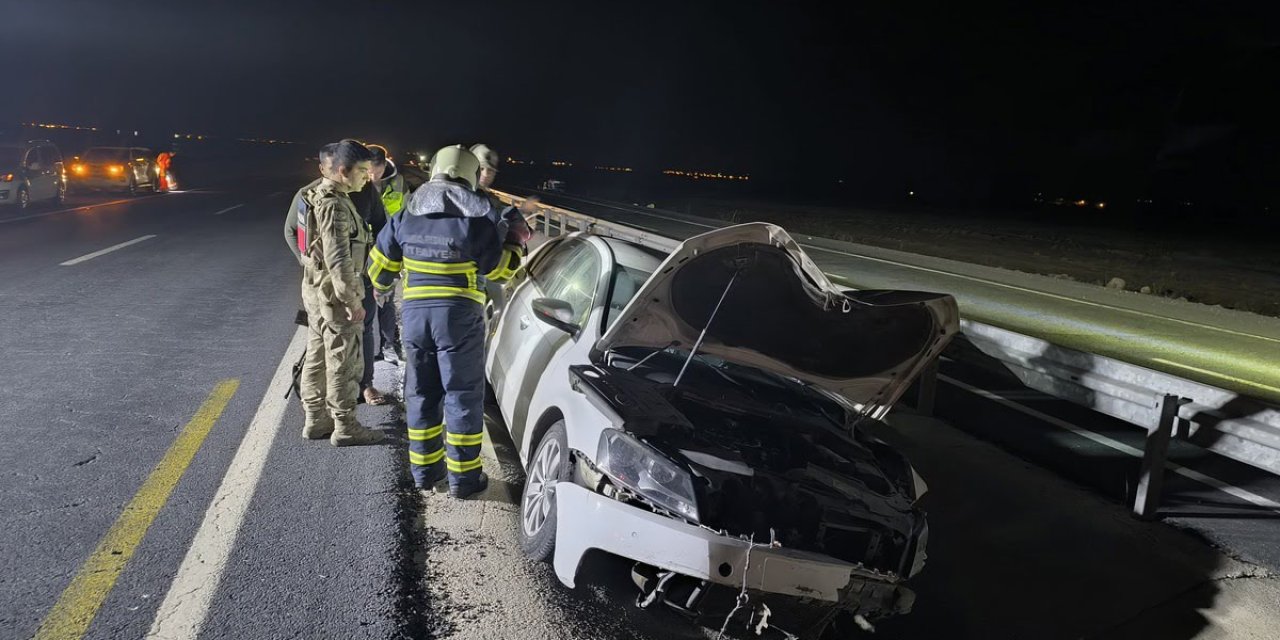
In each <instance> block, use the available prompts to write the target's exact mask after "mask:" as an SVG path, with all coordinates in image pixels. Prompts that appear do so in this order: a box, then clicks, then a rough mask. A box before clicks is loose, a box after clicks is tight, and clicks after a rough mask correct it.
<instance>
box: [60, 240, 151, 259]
mask: <svg viewBox="0 0 1280 640" xmlns="http://www.w3.org/2000/svg"><path fill="white" fill-rule="evenodd" d="M154 237H156V236H155V234H154V233H153V234H150V235H145V236H142V237H141V238H134V239H132V240H130V241H128V242H121V243H120V244H118V245H115V246H111V247H107V248H106V249H102V250H100V251H94V252H93V253H86V254H85V255H82V256H80V257H79V258H72V259H70V260H67V261H66V262H61V263H59V266H63V267H70V266H72V265H76V264H80V263H81V262H85V261H88V260H92V259H94V258H96V257H98V256H101V255H106V254H108V253H111V252H112V251H115V250H117V249H123V248H125V247H127V246H129V245H134V244H138V243H139V242H142V241H143V240H150V239H152V238H154Z"/></svg>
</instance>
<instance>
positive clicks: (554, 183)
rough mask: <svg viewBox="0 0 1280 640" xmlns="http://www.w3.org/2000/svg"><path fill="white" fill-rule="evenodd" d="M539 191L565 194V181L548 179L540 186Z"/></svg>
mask: <svg viewBox="0 0 1280 640" xmlns="http://www.w3.org/2000/svg"><path fill="white" fill-rule="evenodd" d="M538 189H540V190H542V191H549V192H551V193H564V180H557V179H555V178H548V179H546V180H543V181H542V182H541V183H540V184H539V185H538Z"/></svg>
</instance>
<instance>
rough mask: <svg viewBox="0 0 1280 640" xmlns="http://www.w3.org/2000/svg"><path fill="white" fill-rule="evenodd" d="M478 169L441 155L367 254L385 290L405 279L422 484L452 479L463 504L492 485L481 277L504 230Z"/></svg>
mask: <svg viewBox="0 0 1280 640" xmlns="http://www.w3.org/2000/svg"><path fill="white" fill-rule="evenodd" d="M479 169H480V162H479V161H478V160H477V159H476V157H475V155H474V154H472V153H471V152H470V151H468V150H467V149H466V148H465V147H463V146H462V145H456V146H452V147H445V148H444V149H441V150H440V151H438V152H436V156H435V161H434V162H433V163H432V165H431V174H432V176H431V180H430V181H429V182H427V183H426V184H424V185H422V186H421V187H418V189H417V190H415V191H414V192H413V197H412V198H411V199H410V200H409V204H408V207H407V208H405V209H404V210H403V211H401V212H400V214H399V215H396V216H392V217H391V220H390V221H389V222H388V223H387V226H386V228H384V229H383V230H382V233H380V234H379V235H378V242H377V246H376V247H374V249H373V251H372V252H371V254H370V256H369V258H370V266H369V277H370V279H371V280H372V281H373V286H374V287H376V288H377V289H379V290H380V291H384V292H385V291H390V289H391V285H392V284H393V283H394V281H395V279H396V278H397V277H399V276H400V273H401V270H403V271H404V273H405V278H406V282H405V286H404V291H403V292H404V309H403V310H404V318H403V319H404V323H403V324H404V336H403V337H404V350H405V359H406V364H407V366H406V368H405V410H406V420H407V422H408V426H409V463H410V468H411V470H412V471H413V479H414V482H415V483H416V484H417V485H418V487H419V488H420V489H424V490H429V489H432V488H433V487H434V486H435V485H436V484H438V483H439V482H440V481H441V480H444V479H445V477H448V480H449V495H451V496H453V497H455V498H466V497H468V496H471V495H473V494H476V493H479V492H481V491H483V490H484V489H485V488H486V487H488V485H489V479H488V477H487V476H486V475H485V474H484V472H483V471H482V470H481V462H480V444H481V441H482V439H483V428H484V335H485V334H484V310H483V306H484V301H485V294H484V284H483V275H482V274H485V273H488V272H489V271H491V270H493V269H494V267H496V266H497V265H498V260H499V258H500V257H501V254H502V237H503V235H504V234H505V233H506V230H505V229H504V228H503V227H504V226H505V224H503V223H500V222H499V213H498V211H496V210H495V209H494V207H493V205H492V203H491V202H490V201H489V199H488V198H487V197H485V195H484V194H481V193H477V192H476V190H475V189H476V184H477V182H478V179H479V175H478V174H479ZM446 430H447V433H446ZM442 440H443V441H442Z"/></svg>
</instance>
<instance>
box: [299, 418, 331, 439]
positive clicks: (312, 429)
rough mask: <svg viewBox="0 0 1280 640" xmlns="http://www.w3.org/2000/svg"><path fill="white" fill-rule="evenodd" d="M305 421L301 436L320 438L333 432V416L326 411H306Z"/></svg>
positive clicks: (326, 436)
mask: <svg viewBox="0 0 1280 640" xmlns="http://www.w3.org/2000/svg"><path fill="white" fill-rule="evenodd" d="M306 415H307V417H306V421H305V422H304V423H303V426H302V437H304V438H306V439H308V440H322V439H324V438H328V437H329V436H330V434H332V433H333V418H331V417H329V412H328V411H319V412H315V413H312V412H310V411H308V412H306Z"/></svg>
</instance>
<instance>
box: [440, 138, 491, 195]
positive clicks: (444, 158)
mask: <svg viewBox="0 0 1280 640" xmlns="http://www.w3.org/2000/svg"><path fill="white" fill-rule="evenodd" d="M430 173H431V177H432V178H434V177H436V176H439V175H445V176H449V177H450V178H455V179H461V180H464V181H465V182H466V183H467V184H468V185H469V186H470V187H471V190H472V191H475V189H476V184H478V183H479V182H480V160H479V159H478V158H476V155H475V154H474V153H471V152H470V151H468V150H467V148H466V147H464V146H462V145H460V144H455V145H452V146H448V147H445V148H443V149H441V150H439V151H437V152H436V154H435V155H434V156H432V157H431V171H430Z"/></svg>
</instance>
